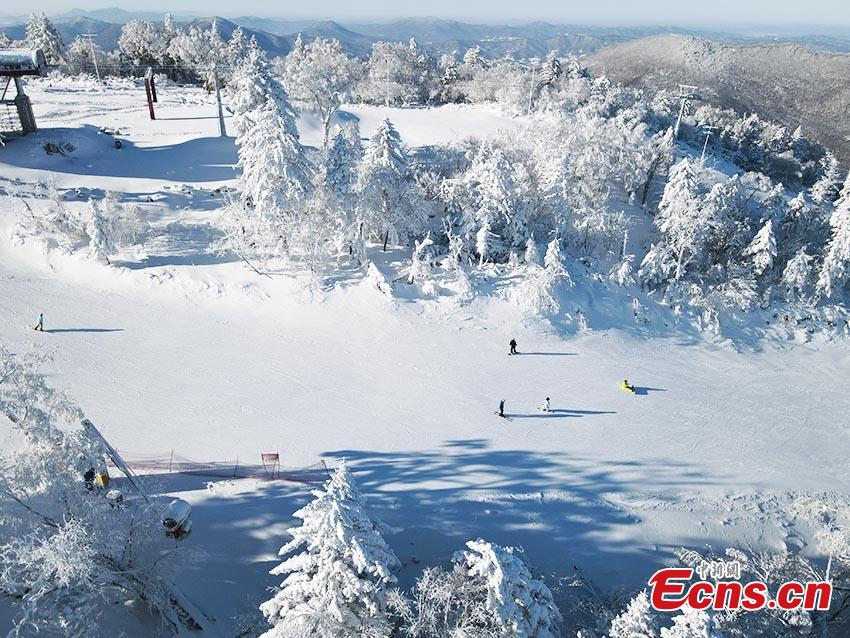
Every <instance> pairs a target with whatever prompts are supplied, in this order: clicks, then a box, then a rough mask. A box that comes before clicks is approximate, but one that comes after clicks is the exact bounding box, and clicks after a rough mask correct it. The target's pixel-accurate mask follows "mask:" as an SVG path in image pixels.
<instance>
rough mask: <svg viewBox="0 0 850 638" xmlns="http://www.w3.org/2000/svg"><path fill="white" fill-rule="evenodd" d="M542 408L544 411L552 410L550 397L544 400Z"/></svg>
mask: <svg viewBox="0 0 850 638" xmlns="http://www.w3.org/2000/svg"><path fill="white" fill-rule="evenodd" d="M540 409H541V410H542V411H543V412H550V411H551V409H552V408H551V406H550V405H549V397H546V401H544V402H543V405H541V406H540Z"/></svg>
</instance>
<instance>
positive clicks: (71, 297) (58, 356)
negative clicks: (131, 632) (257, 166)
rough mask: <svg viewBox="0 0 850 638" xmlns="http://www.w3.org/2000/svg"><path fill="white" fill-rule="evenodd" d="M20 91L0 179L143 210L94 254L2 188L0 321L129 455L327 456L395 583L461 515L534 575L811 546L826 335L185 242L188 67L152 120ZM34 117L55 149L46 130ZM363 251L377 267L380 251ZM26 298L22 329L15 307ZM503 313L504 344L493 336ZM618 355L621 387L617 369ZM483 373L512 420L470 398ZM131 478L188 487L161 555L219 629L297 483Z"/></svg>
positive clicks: (620, 580) (261, 577) (199, 155)
mask: <svg viewBox="0 0 850 638" xmlns="http://www.w3.org/2000/svg"><path fill="white" fill-rule="evenodd" d="M28 92H29V94H30V95H31V97H32V100H33V104H34V107H35V109H36V116H37V118H38V122H39V125H40V127H41V131H40V132H39V133H38V134H36V135H33V136H30V137H27V138H24V139H19V140H13V141H11V142H10V143H9V144H8V145H7V146H6V147H4V148H0V189H4V190H9V189H19V190H23V191H25V190H26V189H27V188H28V185H29V184H31V183H33V182H35V181H37V180H44V179H48V178H50V177H51V176H52V178H53V180H54V182H55V184H56V186H57V188H59V189H60V192H62V193H64V194H65V195H66V196H67V197H70V198H72V199H73V198H78V199H81V200H82V201H84V200H85V199H86V198H87V197H88V195H89V193H90V192H91V194H92V195H93V196H96V197H98V196H101V195H102V194H103V191H104V190H115V191H119V192H120V193H121V194H122V198H123V199H124V201H135V202H139V203H141V204H142V205H143V206H145V209H146V210H147V211H149V214H150V216H151V219H152V221H153V223H154V225H155V227H156V228H157V229H159V230H160V234H159V236H158V237H157V238H155V240H154V241H153V242H152V243H151V244H150V245H148V246H147V247H146V252H145V253H144V254H139V255H124V256H122V258H121V259H120V260H118V261H117V262H116V264H117V266H113V267H108V266H105V265H100V264H98V263H95V262H93V261H90V260H88V259H86V258H85V257H84V256H67V255H60V254H58V253H56V252H51V253H49V254H47V255H45V254H43V252H42V251H41V249H40V247H39V246H37V245H35V244H25V245H23V246H19V245H13V243H12V242H11V241H10V236H9V229H10V226H11V224H12V223H13V220H12V214H13V212H12V211H10V210H2V211H0V227H2V228H0V231H2V232H0V342H2V343H3V344H4V345H5V346H6V347H8V348H9V349H11V350H12V351H20V350H22V349H24V348H25V347H26V344H27V343H28V342H38V343H41V344H43V345H44V346H46V347H47V348H49V349H51V350H52V352H53V353H54V359H53V361H52V363H51V364H50V366H49V368H48V369H47V370H46V372H47V374H48V378H49V381H50V382H51V383H52V384H53V385H54V386H56V387H59V388H62V389H67V391H68V392H69V393H70V394H71V395H72V396H73V397H74V398H75V399H76V400H77V402H78V403H79V404H80V405H81V406H82V407H83V409H84V410H85V412H86V414H87V416H88V417H89V418H90V419H91V420H92V421H93V422H94V423H95V424H96V425H97V426H98V427H99V428H100V429H101V431H102V432H103V433H104V434H105V435H106V437H107V438H108V439H109V441H110V442H111V443H112V444H113V445H114V446H115V447H117V448H118V449H119V450H120V451H122V452H124V453H126V454H127V456H128V457H129V458H134V457H141V456H143V455H153V456H159V457H165V458H167V457H168V455H169V454H170V453H171V451H172V450H173V451H174V452H175V454H179V455H182V456H185V457H189V458H191V459H197V460H216V461H223V460H235V459H237V457H238V459H239V462H240V463H250V464H258V463H259V455H260V453H261V452H279V453H280V455H281V463H282V464H283V465H284V466H306V465H310V464H313V463H316V462H319V461H320V460H321V459H325V461H326V462H327V464H328V465H329V466H333V465H334V464H335V462H336V459H339V458H342V457H345V458H347V459H349V461H350V462H351V465H352V468H353V470H354V473H355V477H356V478H357V480H358V482H359V485H360V487H361V488H362V490H363V491H364V493H365V494H366V495H367V496H368V497H369V501H370V504H371V506H372V508H373V510H374V512H375V513H376V514H377V515H378V516H379V517H381V518H383V519H384V521H385V522H386V523H388V525H389V526H390V527H391V528H392V533H390V534H389V535H388V541H389V543H390V545H391V546H392V547H393V549H394V550H395V551H396V553H397V554H398V556H399V558H400V559H401V560H402V562H403V563H404V567H403V569H402V571H401V573H400V575H399V576H400V581H401V583H402V585H405V586H408V585H410V584H411V583H412V582H413V580H414V579H415V577H416V576H417V574H418V573H419V572H420V571H421V569H422V568H423V567H424V566H427V565H435V564H439V563H441V562H443V561H446V560H447V559H449V558H450V557H451V554H452V553H453V552H454V551H456V550H458V549H461V548H462V546H463V543H464V541H466V540H468V539H471V538H476V537H483V538H486V539H487V540H492V541H495V542H497V543H500V544H505V545H515V546H521V547H523V548H524V549H525V551H526V558H527V560H528V562H529V563H530V564H532V565H534V566H536V567H537V568H539V569H541V570H542V571H543V572H544V573H545V574H547V575H548V576H549V577H550V582H551V583H555V582H556V580H557V579H558V578H562V577H567V578H568V577H570V576H571V575H572V574H573V573H574V572H575V570H576V569H581V570H583V571H584V572H585V573H586V574H587V575H588V576H589V577H590V578H591V579H592V580H594V581H595V582H597V583H599V584H601V585H603V586H605V587H614V586H625V587H640V586H641V584H642V583H643V582H645V580H646V578H648V577H649V576H650V575H651V573H652V571H653V570H654V569H655V568H656V567H657V566H660V565H663V564H667V563H670V562H672V560H673V556H672V551H673V550H674V549H676V548H677V547H680V546H686V547H694V548H700V547H703V546H705V545H712V546H713V547H715V548H723V547H727V546H738V547H743V548H749V549H755V550H758V549H778V548H782V547H783V546H789V547H794V548H799V547H809V548H810V549H814V541H813V531H814V530H815V529H816V527H817V525H818V521H821V522H822V521H823V519H824V517H825V516H831V515H833V514H832V512H834V511H838V510H840V508H841V507H842V506H844V505H846V504H847V503H848V501H850V467H848V464H847V457H848V453H850V436H848V424H850V417H848V414H850V393H848V392H847V373H848V371H850V355H848V351H847V348H846V345H844V344H842V343H840V342H839V343H818V342H816V343H810V344H794V345H787V344H786V345H781V346H780V345H774V344H772V343H769V342H765V343H761V344H758V347H751V348H746V349H735V348H733V347H731V346H730V345H729V344H727V343H724V342H718V343H710V342H709V341H707V340H704V339H701V338H698V337H694V336H692V335H685V336H680V337H675V336H669V337H653V338H646V337H643V336H640V335H639V334H638V333H637V332H636V331H630V330H618V329H615V328H611V329H607V330H594V331H588V332H585V333H582V334H580V335H579V336H570V337H568V338H565V337H563V336H561V335H559V334H558V333H557V332H556V331H555V330H554V329H552V328H550V327H549V326H548V325H547V324H544V323H543V322H537V321H529V320H524V319H522V318H521V317H520V316H519V314H518V313H517V311H516V309H515V308H514V306H512V305H511V304H510V303H509V302H507V301H505V300H503V299H500V298H498V297H484V298H480V299H478V300H477V301H474V302H472V303H470V304H467V305H463V304H458V303H457V302H456V301H455V300H453V299H452V298H451V297H437V298H435V299H430V300H426V299H421V298H420V299H415V298H409V299H408V298H405V296H404V294H400V296H399V297H397V298H394V299H389V298H388V297H386V296H384V295H382V294H381V293H380V292H379V291H378V290H377V289H376V288H375V287H374V286H373V285H371V284H370V283H369V282H368V281H365V280H364V281H358V278H359V277H361V276H360V275H358V274H356V273H352V275H351V278H350V279H348V280H346V281H343V280H342V278H341V277H340V280H339V281H338V285H336V286H335V287H330V288H328V289H327V290H325V291H323V292H322V293H321V294H319V295H314V296H311V295H309V294H308V293H307V292H306V291H305V289H304V287H303V285H302V284H301V283H299V281H298V280H297V279H294V278H290V277H284V276H275V277H272V278H266V277H260V276H257V275H255V274H254V273H252V272H251V271H250V270H248V269H247V268H246V267H245V266H244V265H243V264H242V263H241V262H239V261H235V260H233V259H232V258H226V257H225V258H220V257H216V256H214V255H211V254H208V253H207V252H206V251H205V247H206V244H207V243H208V238H209V236H210V234H211V233H212V232H213V231H212V230H211V227H210V226H209V225H208V224H210V223H212V222H214V221H215V215H216V208H217V207H218V206H219V205H220V203H221V195H220V193H218V192H216V190H215V189H217V188H218V187H220V186H223V185H228V186H233V185H235V182H234V177H235V175H234V173H233V170H232V168H231V165H232V164H233V162H234V158H235V151H234V144H233V139H232V138H224V139H219V138H218V137H217V129H216V127H217V121H216V119H215V108H214V102H213V101H212V100H211V99H210V98H209V97H208V96H206V94H204V93H203V92H202V91H200V90H198V89H193V88H180V87H176V86H163V87H160V89H159V93H160V103H159V104H158V105H157V109H158V112H157V113H158V117H159V119H157V120H156V121H155V122H151V121H149V120H148V119H147V112H146V105H145V103H144V91H143V90H142V89H140V88H139V86H137V85H135V84H133V83H130V82H126V83H115V84H112V85H111V86H110V88H108V89H105V88H99V87H95V86H94V85H85V84H78V85H74V86H73V87H71V88H62V87H61V86H60V85H58V84H57V85H56V86H50V84H49V82H47V81H42V82H37V83H33V84H30V86H29V88H28ZM347 113H349V114H351V115H353V116H357V117H359V118H360V119H361V131H362V134H363V135H364V136H366V135H368V134H369V133H371V131H372V130H373V128H374V126H375V125H376V123H377V122H378V121H379V119H380V118H382V117H384V116H389V117H390V118H391V119H393V120H394V122H395V123H396V124H397V126H398V129H399V131H400V133H401V135H402V137H403V138H404V139H405V140H406V141H407V142H408V143H409V144H411V145H414V146H421V145H427V144H436V143H446V142H450V141H455V140H457V139H459V138H460V137H464V136H467V135H479V136H486V135H488V134H492V133H493V132H495V131H497V130H499V129H500V128H503V129H508V128H511V127H514V126H516V125H517V122H516V120H513V119H511V118H507V117H503V116H501V115H499V114H498V112H497V111H495V110H487V109H481V108H440V109H416V110H398V109H379V108H374V107H370V108H359V107H358V108H350V109H347ZM302 125H303V135H304V139H305V141H306V142H307V143H311V144H315V143H317V141H318V139H319V131H318V129H317V128H316V127H315V126H311V125H309V123H305V122H302ZM102 126H108V127H110V128H113V129H117V130H119V131H120V133H121V138H122V139H123V140H124V142H125V143H124V147H123V148H122V149H120V150H116V149H114V148H112V138H111V137H110V136H108V135H101V134H98V133H97V130H98V128H99V127H102ZM48 141H56V142H64V141H71V142H72V143H73V144H74V145H75V147H76V149H75V151H73V152H72V153H70V157H63V156H59V155H53V156H48V155H46V154H45V153H44V151H43V150H42V148H41V147H42V144H44V143H45V142H48ZM16 180H19V181H17V182H16ZM74 189H80V190H79V195H78V193H77V191H76V190H74ZM375 252H376V256H375V259H376V261H378V265H379V266H380V267H382V268H386V269H387V272H390V271H391V269H392V267H393V264H392V262H393V260H395V259H400V256H399V255H398V254H396V253H392V252H391V253H388V254H387V255H386V256H385V257H382V256H381V254H380V252H379V251H378V250H377V249H376V251H375ZM381 260H382V261H381ZM583 303H584V304H585V307H586V308H587V307H593V305H594V303H596V302H595V300H594V298H592V297H591V296H589V295H588V296H587V298H586V299H584V302H583ZM600 303H602V302H601V301H600ZM597 310H598V312H599V313H605V312H607V309H606V308H605V307H604V306H600V307H599V308H598V309H597ZM38 312H44V316H45V328H46V331H45V332H44V333H43V334H40V333H35V332H33V331H32V330H31V327H32V325H33V324H34V322H35V317H36V315H37V314H38ZM626 312H627V313H629V314H630V309H628V308H627V309H626ZM511 337H515V338H516V339H517V341H518V342H519V350H520V352H521V353H522V354H521V355H520V356H516V357H510V356H508V355H507V353H508V341H509V340H510V339H511ZM624 377H628V378H629V379H630V380H631V381H633V382H634V383H635V384H636V385H637V386H638V392H637V394H636V395H632V394H628V393H625V392H623V391H621V390H620V389H619V388H618V384H619V382H620V381H621V380H622V379H623V378H624ZM547 396H549V397H551V402H552V407H553V411H552V412H550V413H542V412H540V411H539V410H538V409H537V406H539V405H540V404H541V403H542V402H543V400H544V399H545V398H546V397H547ZM502 398H504V399H505V400H506V412H507V413H508V414H509V415H510V416H511V419H510V420H503V419H500V418H498V417H497V416H496V415H495V413H494V412H495V410H496V408H497V405H498V401H499V399H502ZM0 441H2V439H0ZM147 480H148V483H149V485H150V486H151V489H152V490H154V491H161V492H167V493H172V494H179V495H180V496H181V497H183V498H185V499H186V500H188V501H189V502H190V503H191V504H192V506H193V508H194V513H193V520H194V530H193V533H192V535H191V536H190V537H189V538H188V539H186V540H185V541H183V542H184V543H186V544H187V545H189V546H191V547H194V548H197V549H198V550H200V551H202V552H204V553H205V554H206V556H205V557H204V558H203V560H198V561H197V563H196V565H195V567H194V568H193V569H191V570H189V571H187V572H185V573H184V575H183V576H182V578H181V580H180V584H181V586H182V588H183V589H184V590H185V592H186V593H187V594H188V595H189V596H190V597H192V598H193V599H194V600H195V601H196V602H197V603H199V605H200V606H201V607H202V608H203V609H204V610H205V611H206V612H207V613H208V614H209V615H210V616H212V617H214V618H215V620H216V627H217V628H218V630H220V632H221V635H234V633H235V632H236V631H237V630H239V629H241V628H244V627H245V626H247V625H250V624H251V623H259V622H261V616H260V615H259V612H258V611H257V606H258V605H259V603H260V602H261V601H263V600H265V599H266V598H268V592H267V588H268V587H270V586H272V585H274V584H275V583H276V578H275V577H272V576H269V575H268V573H267V572H268V570H269V569H270V568H272V567H273V566H274V565H275V564H276V563H277V561H276V554H277V550H278V548H279V547H280V545H281V544H282V542H283V540H284V532H285V530H286V528H287V526H289V525H290V524H292V523H293V519H292V518H291V516H290V515H291V513H292V512H293V511H295V510H296V509H297V507H299V506H300V505H301V504H303V503H304V502H305V501H306V500H307V499H308V498H309V497H310V496H309V486H308V485H305V484H302V483H296V482H286V481H262V480H254V479H245V480H237V481H230V480H218V481H216V480H215V479H210V478H200V477H187V476H182V475H177V474H172V475H169V474H161V475H157V476H154V477H150V478H149V479H147ZM208 481H209V482H210V483H209V484H207V482H208ZM3 618H4V614H3V613H2V612H0V630H3V631H5V630H8V629H9V627H8V626H4V625H3ZM6 622H8V620H7V621H6Z"/></svg>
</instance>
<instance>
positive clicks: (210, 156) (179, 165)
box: [3, 118, 237, 182]
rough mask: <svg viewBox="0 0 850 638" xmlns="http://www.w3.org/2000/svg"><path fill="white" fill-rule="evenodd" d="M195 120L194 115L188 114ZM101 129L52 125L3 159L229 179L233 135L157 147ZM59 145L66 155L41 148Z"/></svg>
mask: <svg viewBox="0 0 850 638" xmlns="http://www.w3.org/2000/svg"><path fill="white" fill-rule="evenodd" d="M193 119H195V118H193ZM121 141H122V147H121V148H120V149H116V148H114V142H115V138H114V137H112V136H111V135H104V134H102V133H100V131H99V130H98V128H97V127H96V126H93V125H91V124H85V125H83V126H80V127H51V128H42V129H39V130H38V131H37V132H36V133H33V134H31V135H28V136H27V137H26V138H24V139H23V140H22V141H21V143H20V144H18V145H16V147H15V149H14V152H11V153H4V156H3V161H4V162H6V163H8V164H11V165H13V166H18V167H20V168H30V169H41V170H48V171H51V172H53V173H66V174H72V175H98V176H103V177H135V178H149V179H162V180H172V181H176V182H214V181H225V180H230V179H233V177H234V176H235V173H234V171H233V167H234V165H235V164H236V160H237V157H236V144H235V140H234V138H232V137H218V136H216V137H197V138H193V139H189V140H186V141H184V142H179V143H177V144H166V145H162V146H137V145H136V144H134V143H133V142H132V141H130V140H127V139H122V140H121ZM48 142H49V143H53V144H56V145H57V146H59V147H61V148H65V147H66V145H67V144H71V145H73V150H68V151H66V154H65V155H47V153H45V152H43V151H40V147H42V146H43V145H44V144H46V143H48Z"/></svg>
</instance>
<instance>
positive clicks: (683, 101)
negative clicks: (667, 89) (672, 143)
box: [673, 84, 699, 139]
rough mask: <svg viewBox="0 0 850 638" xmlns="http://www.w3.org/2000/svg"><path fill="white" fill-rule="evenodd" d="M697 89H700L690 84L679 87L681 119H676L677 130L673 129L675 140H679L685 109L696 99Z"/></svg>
mask: <svg viewBox="0 0 850 638" xmlns="http://www.w3.org/2000/svg"><path fill="white" fill-rule="evenodd" d="M697 88H699V87H696V86H692V85H690V84H680V85H679V101H680V106H679V117H677V118H676V128H674V129H673V138H674V139H679V127H680V126H681V125H682V116H683V115H684V114H685V109H686V108H688V107H689V106H690V105H691V100H693V99H695V98H696V96H697V94H696V91H697Z"/></svg>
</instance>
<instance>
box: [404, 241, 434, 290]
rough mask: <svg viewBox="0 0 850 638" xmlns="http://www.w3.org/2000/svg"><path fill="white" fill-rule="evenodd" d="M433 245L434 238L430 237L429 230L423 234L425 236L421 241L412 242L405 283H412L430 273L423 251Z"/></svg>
mask: <svg viewBox="0 0 850 638" xmlns="http://www.w3.org/2000/svg"><path fill="white" fill-rule="evenodd" d="M433 245H434V240H433V239H431V233H430V232H429V233H428V234H427V235H425V238H424V239H423V240H422V241H416V242H414V248H413V255H412V257H411V261H410V271H409V272H408V274H407V283H409V284H412V283H414V282H416V281H419V280H421V279H424V278H426V277H427V276H428V275H429V274H430V272H431V267H430V264H429V263H428V261H427V255H426V253H425V251H426V250H427V249H428V247H429V246H433Z"/></svg>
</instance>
